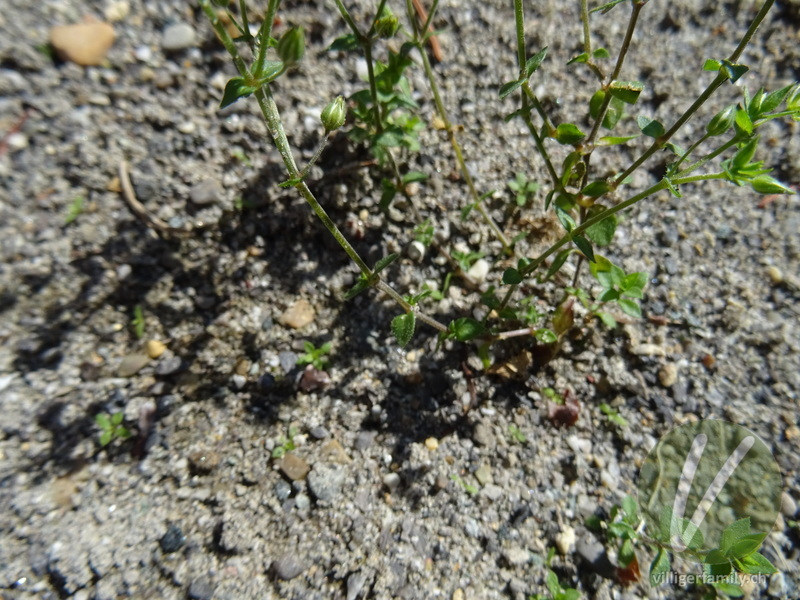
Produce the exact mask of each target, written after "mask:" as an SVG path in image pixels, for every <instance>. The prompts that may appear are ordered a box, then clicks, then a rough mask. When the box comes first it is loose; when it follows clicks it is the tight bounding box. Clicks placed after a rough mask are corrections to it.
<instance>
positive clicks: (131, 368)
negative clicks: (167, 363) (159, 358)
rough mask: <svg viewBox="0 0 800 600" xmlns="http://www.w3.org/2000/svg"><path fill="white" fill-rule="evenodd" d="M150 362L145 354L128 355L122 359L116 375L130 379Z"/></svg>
mask: <svg viewBox="0 0 800 600" xmlns="http://www.w3.org/2000/svg"><path fill="white" fill-rule="evenodd" d="M149 362H150V357H149V356H147V355H146V354H129V355H128V356H126V357H124V358H123V359H122V360H121V361H120V363H119V366H118V367H117V375H119V376H120V377H132V376H134V375H136V373H138V372H139V371H141V370H142V368H143V367H144V366H145V365H146V364H147V363H149Z"/></svg>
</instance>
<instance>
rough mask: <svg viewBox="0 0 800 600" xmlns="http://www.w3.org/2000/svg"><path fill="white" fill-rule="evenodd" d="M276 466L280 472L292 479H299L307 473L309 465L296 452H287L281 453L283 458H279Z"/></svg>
mask: <svg viewBox="0 0 800 600" xmlns="http://www.w3.org/2000/svg"><path fill="white" fill-rule="evenodd" d="M278 468H280V470H281V473H283V474H284V475H286V477H288V478H289V479H291V480H292V481H299V480H300V479H304V478H305V476H306V475H308V471H309V469H310V468H311V467H309V466H308V463H307V462H306V461H305V460H303V459H302V458H300V457H299V456H297V455H296V454H292V453H291V452H287V453H286V454H284V455H283V458H281V462H280V463H279V466H278Z"/></svg>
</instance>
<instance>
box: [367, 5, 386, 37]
mask: <svg viewBox="0 0 800 600" xmlns="http://www.w3.org/2000/svg"><path fill="white" fill-rule="evenodd" d="M385 7H386V0H381V3H380V4H379V5H378V10H377V11H375V18H374V19H372V25H371V26H370V28H369V31H368V32H367V37H372V36H373V35H374V34H375V24H376V23H377V22H378V19H380V18H381V13H382V12H383V9H384V8H385Z"/></svg>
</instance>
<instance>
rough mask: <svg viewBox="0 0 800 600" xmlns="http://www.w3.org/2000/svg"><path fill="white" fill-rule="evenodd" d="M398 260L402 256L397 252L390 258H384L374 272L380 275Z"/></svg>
mask: <svg viewBox="0 0 800 600" xmlns="http://www.w3.org/2000/svg"><path fill="white" fill-rule="evenodd" d="M398 258H400V255H399V254H397V253H396V252H392V253H391V254H389V255H388V256H384V257H383V258H382V259H380V260H379V261H378V262H376V263H375V266H374V267H373V269H372V272H373V273H380V272H381V271H383V270H384V269H385V268H386V267H388V266H389V265H390V264H392V263H393V262H394V261H396V260H397V259H398Z"/></svg>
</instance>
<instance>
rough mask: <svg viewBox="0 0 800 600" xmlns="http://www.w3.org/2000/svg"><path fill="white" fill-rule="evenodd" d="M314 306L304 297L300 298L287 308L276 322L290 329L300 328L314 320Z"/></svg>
mask: <svg viewBox="0 0 800 600" xmlns="http://www.w3.org/2000/svg"><path fill="white" fill-rule="evenodd" d="M315 316H316V315H315V313H314V307H313V306H311V303H310V302H309V301H308V300H306V299H305V298H300V299H299V300H298V301H297V302H295V303H294V304H292V305H291V306H290V307H289V308H287V309H286V310H285V311H283V313H282V314H281V316H279V317H278V323H280V324H281V325H285V326H286V327H291V328H292V329H302V328H303V327H305V326H306V325H308V324H309V323H312V322H313V321H314V317H315Z"/></svg>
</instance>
